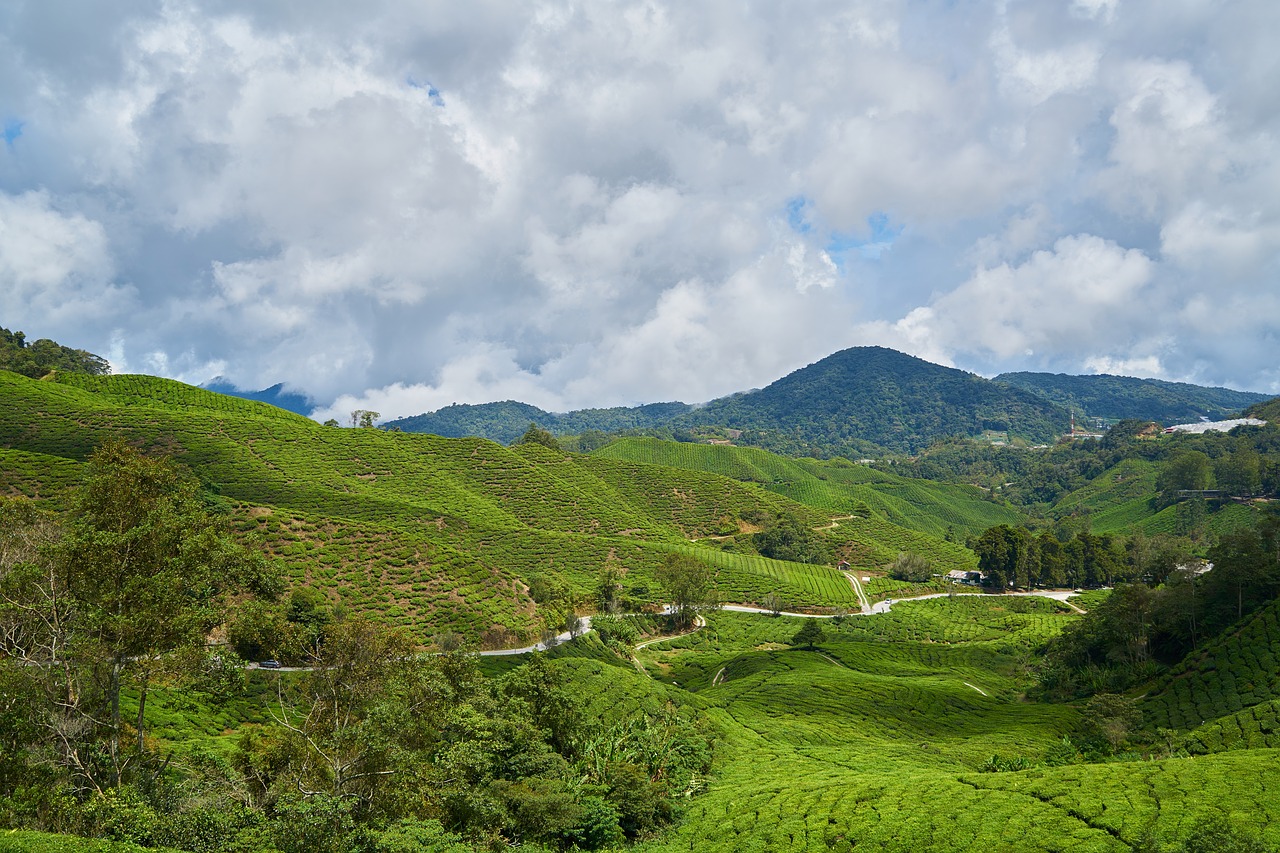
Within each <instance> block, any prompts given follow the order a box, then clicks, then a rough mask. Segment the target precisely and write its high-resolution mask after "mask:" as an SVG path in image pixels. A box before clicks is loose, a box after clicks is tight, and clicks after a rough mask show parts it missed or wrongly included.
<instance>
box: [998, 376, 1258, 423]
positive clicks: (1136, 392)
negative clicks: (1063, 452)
mask: <svg viewBox="0 0 1280 853" xmlns="http://www.w3.org/2000/svg"><path fill="white" fill-rule="evenodd" d="M995 381H996V382H1003V383H1005V384H1006V385H1012V386H1014V387H1016V388H1022V389H1024V390H1026V391H1030V392H1032V393H1034V394H1039V395H1040V396H1042V397H1044V398H1045V399H1046V400H1049V401H1051V402H1053V403H1055V404H1057V405H1059V406H1063V407H1069V408H1074V409H1075V411H1076V418H1077V419H1080V418H1082V416H1086V415H1087V416H1088V417H1094V418H1106V419H1108V420H1122V419H1124V418H1142V419H1144V420H1149V421H1156V422H1157V423H1161V424H1166V425H1167V424H1175V423H1188V422H1191V421H1196V420H1199V419H1200V418H1201V417H1202V416H1203V417H1207V418H1209V419H1210V420H1222V419H1225V418H1232V417H1236V416H1237V415H1238V414H1239V413H1240V412H1242V411H1243V410H1244V409H1246V408H1248V407H1249V406H1251V405H1253V404H1255V403H1259V402H1262V401H1263V400H1266V399H1268V396H1267V395H1266V394H1257V393H1254V392H1252V391H1233V390H1231V389H1230V388H1209V387H1205V386H1201V385H1191V384H1189V383H1186V382H1164V381H1162V380H1159V379H1136V378H1134V377H1132V376H1112V375H1110V374H1106V373H1103V374H1099V375H1097V376H1068V375H1066V374H1062V373H1002V374H1000V375H999V376H997V377H996V378H995Z"/></svg>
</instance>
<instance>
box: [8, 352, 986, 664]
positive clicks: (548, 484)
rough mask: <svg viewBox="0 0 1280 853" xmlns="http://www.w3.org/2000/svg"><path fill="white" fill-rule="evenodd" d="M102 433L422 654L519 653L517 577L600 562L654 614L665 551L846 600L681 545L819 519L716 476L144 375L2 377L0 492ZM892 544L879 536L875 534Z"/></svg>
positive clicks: (593, 567) (53, 492) (771, 569)
mask: <svg viewBox="0 0 1280 853" xmlns="http://www.w3.org/2000/svg"><path fill="white" fill-rule="evenodd" d="M114 435H124V436H125V437H126V438H127V439H128V440H129V441H131V442H133V443H135V444H138V445H140V446H144V447H147V448H149V449H151V450H154V451H157V452H164V453H170V454H172V455H173V456H175V457H176V458H177V459H178V460H179V461H181V462H183V463H185V464H187V465H188V466H190V467H191V468H192V470H193V471H195V472H196V474H197V476H198V477H199V478H200V479H201V480H202V482H204V483H205V485H206V490H207V495H208V498H209V500H211V501H214V502H216V503H220V504H222V505H223V506H224V507H225V508H226V509H227V511H229V512H233V513H234V514H235V518H236V523H237V525H238V528H239V529H240V530H241V531H242V532H243V533H244V534H245V535H246V536H255V537H257V538H258V539H259V540H260V541H261V542H262V543H263V544H264V545H265V547H266V548H267V549H268V550H269V551H270V552H271V553H272V554H274V555H276V556H278V557H279V558H280V559H281V561H282V562H283V563H284V564H285V566H287V568H288V570H289V572H290V574H291V575H292V577H293V578H294V579H295V580H296V581H298V582H306V583H309V584H312V585H314V586H316V587H318V588H320V589H323V590H325V591H326V592H327V594H328V595H329V596H330V598H331V599H332V600H333V601H335V602H338V601H341V602H342V603H343V604H345V605H346V606H347V607H348V608H353V609H355V610H357V611H361V612H372V613H376V614H378V615H379V616H380V617H382V618H384V619H385V620H386V621H389V622H392V623H395V624H400V625H404V626H407V627H410V628H411V629H413V630H414V631H415V632H416V633H417V634H418V635H419V637H421V638H423V639H427V638H429V637H431V636H432V635H434V634H435V633H437V632H439V631H442V630H445V629H451V630H456V631H460V632H463V633H465V634H468V635H470V636H473V637H479V636H482V635H485V636H488V637H490V638H491V639H492V641H493V642H499V641H500V640H499V639H497V638H502V637H505V638H510V637H512V636H516V637H529V636H531V635H533V634H535V633H536V632H537V631H538V630H539V629H540V626H541V624H542V620H543V616H544V615H548V614H549V613H551V612H552V611H550V610H548V607H546V606H540V605H539V603H538V602H535V601H534V600H533V598H532V597H531V595H530V585H531V582H532V580H533V579H534V578H535V577H542V578H544V579H547V580H549V581H551V583H550V584H549V585H550V586H552V587H557V586H558V587H562V588H563V589H565V590H567V591H568V593H569V594H570V595H572V596H573V597H575V598H576V599H577V600H578V602H579V606H581V605H582V604H586V603H587V602H590V601H591V600H592V593H593V587H594V583H595V578H596V575H597V573H598V572H599V570H600V568H601V566H603V565H604V564H605V563H606V561H610V560H612V561H615V562H616V564H617V566H618V567H619V569H620V571H622V572H623V574H624V576H625V584H624V593H625V594H626V595H627V597H628V598H629V599H630V600H631V601H633V602H634V603H635V604H637V605H643V604H646V603H653V602H656V601H657V600H658V599H659V598H660V596H661V592H660V588H659V584H658V583H657V582H656V580H655V577H654V570H655V568H656V567H657V566H658V565H659V564H660V563H661V562H662V560H663V559H664V558H665V557H666V556H667V555H668V554H670V553H671V552H673V551H685V552H689V553H693V554H695V555H697V556H699V557H701V558H702V559H704V560H705V561H708V562H711V563H712V564H713V565H714V566H716V568H717V569H718V570H719V578H718V583H719V585H720V586H721V587H722V589H723V590H724V594H725V595H727V596H732V597H733V598H734V599H737V600H745V601H759V600H762V599H763V598H764V597H765V596H766V595H769V594H771V593H772V594H777V595H780V596H782V597H783V599H784V600H786V601H787V602H788V603H789V605H791V606H794V607H833V606H845V605H847V604H848V602H849V600H850V598H851V596H852V592H851V589H850V588H849V586H848V583H847V582H846V581H845V580H844V579H843V578H842V576H840V575H839V574H838V573H836V572H835V570H834V569H832V568H830V567H824V566H811V565H804V564H798V563H796V564H788V563H782V562H779V561H776V560H768V559H765V558H761V557H756V556H750V555H743V554H734V553H729V552H726V551H724V550H721V549H719V548H715V547H710V546H708V545H698V544H693V543H691V541H690V540H693V539H701V538H704V537H708V536H712V535H714V534H716V533H717V532H719V531H720V530H723V529H724V528H725V527H726V526H728V527H730V528H733V529H737V528H739V527H740V526H741V525H742V524H744V523H745V522H744V521H743V519H745V518H758V517H766V516H773V515H779V514H789V515H794V516H796V517H798V518H800V519H801V520H802V521H803V523H805V524H808V525H810V526H813V527H815V528H820V527H826V526H828V525H829V524H830V523H831V516H832V512H831V511H830V510H829V509H822V508H820V507H816V506H809V505H804V504H800V503H796V502H795V501H793V500H791V499H789V498H787V497H785V496H783V495H780V494H777V493H775V492H772V491H770V490H768V489H762V488H760V487H759V486H758V485H755V484H751V483H744V482H741V481H738V480H735V479H733V478H729V477H725V476H722V475H719V474H715V473H708V472H702V471H689V470H675V469H673V468H670V467H661V466H653V465H640V464H636V463H633V462H625V461H613V460H609V459H607V458H591V457H584V456H578V455H573V454H564V453H559V452H555V451H551V450H548V449H546V448H542V447H539V446H534V445H522V446H519V447H516V448H505V447H502V446H499V445H497V444H494V443H492V442H489V441H485V440H482V439H443V438H438V437H435V436H429V435H414V434H407V433H393V432H384V431H380V430H352V429H337V428H332V427H323V426H320V425H319V424H316V423H314V422H312V421H310V420H307V419H306V418H303V417H300V416H297V415H294V414H291V413H289V412H286V411H283V410H281V409H278V408H275V407H272V406H268V405H265V404H262V403H258V402H254V401H250V400H243V399H238V398H233V397H227V396H223V395H219V394H214V393H211V392H208V391H204V390H201V389H198V388H192V387H190V386H186V385H182V384H181V383H177V382H172V381H168V380H161V379H156V378H152V377H145V376H107V377H88V376H83V377H80V376H67V377H61V378H60V379H59V380H58V381H35V380H31V379H27V378H24V377H21V376H18V375H16V374H12V373H5V372H0V488H3V489H4V490H5V491H6V492H7V493H10V494H26V495H29V496H39V497H41V498H42V499H46V500H48V501H50V502H51V503H53V504H55V505H56V504H57V503H58V500H59V497H58V496H59V492H60V491H61V490H63V489H65V488H66V487H67V486H68V485H71V484H73V483H75V482H76V481H77V479H78V476H79V465H80V462H81V460H83V459H85V458H86V457H87V455H88V454H89V452H90V451H91V450H92V449H93V448H94V447H95V446H97V445H98V444H100V443H102V442H103V441H105V440H106V439H107V438H109V437H111V436H114ZM901 530H902V529H901V528H898V527H896V526H893V525H888V526H885V527H884V528H883V532H884V534H885V535H886V536H889V535H891V534H896V533H898V532H900V531H901ZM906 533H909V531H907V532H906ZM880 534H881V531H879V530H878V529H877V530H868V531H866V532H865V534H864V535H863V538H866V541H860V550H858V551H857V553H859V554H865V555H867V556H868V559H871V558H872V557H874V559H877V560H880V559H884V558H885V555H888V559H892V557H893V556H894V555H896V553H897V552H896V550H895V546H894V545H893V543H892V542H890V541H888V540H884V541H881V540H879V539H875V537H877V536H880ZM913 535H917V536H920V535H922V534H913ZM867 537H870V538H867ZM926 538H927V537H926ZM712 544H714V543H712ZM961 550H962V549H961ZM851 553H852V552H851ZM964 553H967V552H964ZM866 565H867V566H868V567H870V566H871V565H872V563H867V564H866ZM544 604H545V602H544ZM564 606H566V602H564V601H559V602H556V604H555V607H556V608H562V607H564ZM588 606H589V605H588ZM555 612H556V613H558V610H556V611H555Z"/></svg>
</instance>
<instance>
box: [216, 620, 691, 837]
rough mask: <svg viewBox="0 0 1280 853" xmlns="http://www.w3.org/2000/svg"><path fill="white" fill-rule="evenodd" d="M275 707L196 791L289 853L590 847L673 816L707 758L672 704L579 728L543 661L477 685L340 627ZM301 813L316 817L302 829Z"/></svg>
mask: <svg viewBox="0 0 1280 853" xmlns="http://www.w3.org/2000/svg"><path fill="white" fill-rule="evenodd" d="M280 701H281V707H280V711H279V713H278V714H277V715H276V720H277V722H276V725H274V726H271V727H267V728H264V729H262V730H259V731H253V732H250V733H247V734H246V735H244V736H243V737H242V738H241V741H240V744H239V748H238V750H237V751H236V753H235V755H234V756H233V758H232V761H231V762H230V764H229V765H228V766H225V767H222V768H220V770H219V772H218V773H217V774H209V775H208V776H206V778H205V780H204V781H205V784H206V785H207V786H209V787H210V788H212V789H214V790H220V791H222V792H223V796H225V797H227V798H233V797H239V798H241V801H242V802H243V803H244V804H245V805H246V806H247V807H248V808H250V809H251V810H253V811H255V812H256V813H259V814H261V815H263V816H264V822H263V823H262V824H261V826H262V827H265V828H266V829H267V831H269V832H270V833H271V840H272V842H273V843H274V844H275V845H276V846H277V847H279V848H280V849H281V850H285V851H290V852H291V851H294V850H297V851H304V850H305V851H330V850H332V851H340V850H341V851H345V850H359V849H373V850H382V849H389V847H388V844H387V842H386V834H387V833H389V832H396V833H403V832H404V831H405V830H407V829H411V830H413V831H414V832H416V833H418V834H419V835H421V836H422V837H423V839H425V840H430V841H431V842H432V843H440V842H442V841H445V840H449V841H450V842H452V843H459V842H462V841H465V842H466V843H467V844H469V845H475V846H477V847H480V848H484V849H489V848H497V847H504V846H510V845H519V846H521V847H522V849H529V850H539V849H552V850H568V849H574V850H594V849H599V848H602V847H608V846H612V845H616V844H619V843H622V842H623V841H624V840H627V839H632V840H634V839H636V838H640V837H643V836H645V835H648V834H650V833H652V832H654V831H655V830H657V829H659V828H660V827H662V826H663V825H665V824H666V823H667V822H668V821H670V820H671V818H672V816H673V814H674V798H675V797H677V796H680V795H684V794H687V793H689V792H691V791H693V790H695V789H697V788H699V787H700V785H701V784H702V782H701V779H702V777H703V774H705V773H706V772H707V769H708V766H709V760H710V741H709V739H708V736H707V734H706V733H705V732H703V731H702V730H701V729H700V728H699V727H698V726H697V725H696V724H695V723H694V722H693V721H692V720H691V719H690V718H689V717H687V716H685V715H682V714H681V713H680V712H679V711H678V710H677V709H675V708H672V707H667V708H664V709H662V710H661V711H660V712H659V713H658V714H657V715H656V716H637V717H635V718H633V719H631V720H629V721H627V722H623V723H616V724H606V723H602V722H600V721H598V720H595V721H593V720H589V719H588V718H587V717H586V716H585V715H584V713H583V711H582V708H581V706H580V703H579V701H577V700H576V698H575V697H574V696H573V695H572V694H571V693H570V691H569V689H568V687H567V685H566V683H565V682H564V679H563V677H562V671H561V670H560V669H559V668H558V667H557V666H556V665H555V664H553V663H549V662H548V661H547V660H546V658H544V657H541V656H537V657H534V658H532V659H531V660H530V661H529V662H528V663H527V664H525V665H524V666H522V667H519V668H517V669H515V670H513V671H512V672H510V673H508V674H507V675H505V676H503V677H501V678H497V679H489V678H484V677H482V676H481V675H480V673H479V672H478V670H477V669H476V667H475V659H474V658H473V657H472V656H470V655H468V654H465V653H463V652H460V651H456V650H455V651H452V652H448V653H445V654H443V655H438V656H427V657H420V656H415V655H413V654H412V645H411V643H409V642H408V641H407V639H406V638H404V637H403V636H402V635H400V634H397V633H394V632H390V631H387V630H386V629H383V628H381V627H379V626H376V625H374V624H373V623H370V622H367V621H365V620H362V619H356V618H350V617H348V618H346V619H343V620H340V621H337V622H335V623H333V625H332V626H331V627H330V631H329V638H328V640H327V641H326V642H325V643H324V645H323V646H322V647H321V649H320V653H319V655H318V656H317V658H316V660H315V666H314V668H312V669H311V670H310V671H309V672H307V673H305V674H304V676H303V677H302V679H301V681H300V683H299V684H298V686H297V689H296V690H294V691H290V690H287V689H282V691H281V700H280ZM300 812H301V813H303V814H308V813H315V812H319V814H320V815H322V816H323V820H320V821H313V822H312V823H311V825H304V826H305V830H300V828H299V826H298V823H297V821H296V816H297V815H299V813H300ZM282 818H285V819H287V820H288V821H289V823H288V824H286V823H284V822H283V821H282V820H281V819H282ZM257 831H261V829H258V830H257ZM405 849H421V848H405ZM426 849H435V848H434V847H430V846H427V848H426ZM464 849H465V848H464Z"/></svg>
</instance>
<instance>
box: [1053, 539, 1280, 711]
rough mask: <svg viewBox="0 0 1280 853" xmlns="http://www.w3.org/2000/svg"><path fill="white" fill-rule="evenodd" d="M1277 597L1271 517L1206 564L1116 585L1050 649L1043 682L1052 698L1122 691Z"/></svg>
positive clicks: (1277, 549)
mask: <svg viewBox="0 0 1280 853" xmlns="http://www.w3.org/2000/svg"><path fill="white" fill-rule="evenodd" d="M1156 562H1157V563H1163V560H1162V559H1157V560H1156ZM1277 595H1280V521H1277V519H1275V518H1268V519H1266V520H1264V522H1263V523H1262V524H1261V525H1260V526H1259V527H1258V528H1257V529H1244V530H1239V531H1235V532H1232V533H1229V534H1226V535H1224V536H1222V537H1221V539H1220V540H1219V541H1218V542H1217V544H1215V545H1214V546H1213V547H1212V548H1210V549H1209V551H1208V553H1207V555H1206V561H1205V562H1204V563H1200V562H1198V561H1197V562H1194V563H1190V564H1188V565H1186V566H1184V567H1176V568H1174V569H1173V570H1172V571H1169V572H1167V573H1165V574H1164V575H1163V576H1149V577H1148V578H1147V581H1146V582H1141V581H1140V582H1135V583H1130V584H1124V585H1120V586H1117V587H1116V589H1115V591H1114V592H1113V593H1112V594H1111V595H1110V596H1109V597H1108V598H1107V599H1106V600H1105V601H1104V602H1103V603H1102V604H1101V605H1100V606H1098V607H1096V608H1094V609H1092V610H1091V611H1089V613H1088V614H1086V615H1085V616H1083V617H1082V618H1081V619H1080V620H1078V621H1077V622H1075V623H1073V624H1072V625H1070V626H1068V627H1067V629H1066V630H1064V631H1063V632H1062V634H1061V635H1060V636H1058V637H1057V638H1055V639H1054V640H1053V641H1051V642H1050V643H1049V645H1048V648H1047V650H1046V656H1045V663H1044V665H1043V668H1042V670H1041V684H1042V686H1043V688H1044V690H1045V691H1046V692H1047V693H1048V694H1049V695H1051V696H1054V697H1074V696H1083V695H1088V694H1092V693H1104V692H1105V693H1116V692H1120V691H1123V690H1125V689H1127V688H1128V687H1130V686H1132V685H1134V684H1136V683H1138V682H1139V681H1141V680H1143V679H1145V678H1148V677H1150V676H1151V675H1153V674H1154V673H1155V672H1156V671H1158V670H1159V669H1160V668H1162V667H1163V666H1164V665H1167V664H1170V663H1173V662H1176V661H1178V660H1180V659H1181V658H1182V657H1183V656H1185V655H1186V654H1187V653H1188V652H1191V651H1193V650H1195V649H1196V648H1199V647H1200V646H1202V645H1203V644H1204V643H1206V642H1207V641H1208V640H1210V639H1212V638H1213V637H1215V636H1217V635H1219V634H1221V633H1222V632H1223V631H1225V630H1227V629H1228V628H1230V627H1231V626H1232V625H1234V624H1236V623H1237V622H1239V620H1241V619H1242V618H1244V617H1245V616H1248V615H1249V614H1250V613H1252V612H1254V611H1255V610H1257V609H1259V608H1260V607H1263V606H1264V605H1266V604H1267V603H1269V602H1271V601H1274V600H1275V598H1276V597H1277Z"/></svg>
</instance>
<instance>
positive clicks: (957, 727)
mask: <svg viewBox="0 0 1280 853" xmlns="http://www.w3.org/2000/svg"><path fill="white" fill-rule="evenodd" d="M1073 618H1075V617H1073V616H1072V615H1070V614H1069V613H1068V612H1066V610H1065V608H1060V607H1059V606H1058V605H1056V604H1055V603H1053V602H1047V601H1036V600H1028V599H995V598H990V597H977V598H963V597H961V598H956V599H952V600H948V599H937V600H933V601H927V602H914V603H909V604H904V605H901V606H895V608H894V609H893V611H891V613H889V614H885V615H883V616H874V617H865V618H861V617H859V618H849V619H846V620H845V621H844V622H843V623H842V624H840V625H839V626H836V625H833V624H831V623H827V624H826V625H825V626H824V628H825V631H826V638H825V639H824V640H822V641H821V642H819V644H818V646H817V648H816V649H814V650H813V651H806V650H803V649H802V648H799V647H794V646H792V645H791V644H792V637H793V635H794V634H795V633H796V631H797V629H798V628H799V626H800V624H801V620H798V619H787V618H785V617H783V618H769V617H766V616H750V615H744V614H736V613H719V614H714V615H713V616H712V617H711V618H710V619H709V623H708V627H707V629H706V630H704V631H701V632H698V633H696V634H693V635H690V636H689V637H686V638H683V639H679V640H675V641H671V642H667V643H663V644H658V645H655V646H651V647H649V648H646V649H645V650H644V651H643V652H641V653H639V655H638V658H639V660H640V661H641V663H642V664H643V665H644V667H645V668H646V669H647V671H648V672H649V673H650V674H651V676H652V677H653V678H654V679H655V680H659V681H662V682H664V683H665V682H676V683H677V684H678V685H679V687H680V688H681V689H683V690H687V691H689V692H691V693H692V694H693V695H694V696H695V697H696V698H697V700H698V701H699V702H701V703H703V705H704V707H705V713H706V714H707V715H708V716H709V717H710V718H712V719H714V720H716V721H717V723H718V725H719V727H720V730H721V732H722V740H721V752H722V761H721V765H720V766H719V768H718V771H717V776H716V777H715V778H714V779H713V780H712V784H711V787H710V790H709V791H708V793H706V794H705V795H703V796H701V797H698V798H695V799H694V800H692V801H691V803H690V805H689V808H688V811H687V813H686V816H685V820H684V822H683V824H682V825H681V826H680V827H679V828H678V829H677V830H676V831H674V832H673V833H672V835H671V836H669V837H668V838H667V839H666V840H664V841H663V842H661V843H654V844H652V845H648V846H646V848H645V849H647V850H654V851H677V850H690V849H694V850H710V851H721V850H723V851H730V850H732V851H739V850H762V851H763V850H770V851H773V850H779V851H801V850H814V851H816V850H822V851H826V850H846V851H847V850H862V849H869V850H894V851H897V850H901V851H907V850H930V851H970V850H991V851H1023V850H1045V851H1049V850H1085V851H1128V850H1131V849H1136V848H1138V847H1139V846H1140V844H1142V843H1144V839H1147V838H1150V837H1154V838H1156V839H1158V840H1160V841H1162V842H1166V843H1169V842H1175V841H1180V840H1181V839H1183V838H1185V837H1186V836H1187V835H1188V834H1189V833H1191V832H1192V831H1193V830H1194V829H1196V828H1197V827H1198V826H1199V825H1201V824H1202V823H1203V822H1204V821H1205V820H1206V819H1208V818H1209V817H1211V816H1222V817H1225V819H1226V820H1228V821H1230V822H1231V823H1232V824H1234V825H1236V826H1237V827H1241V828H1243V829H1245V830H1251V831H1255V832H1257V831H1262V832H1264V833H1266V834H1267V836H1268V837H1269V840H1270V841H1271V842H1272V843H1274V842H1275V841H1277V840H1280V790H1277V789H1276V787H1275V786H1274V785H1273V784H1271V780H1272V779H1273V776H1274V762H1275V761H1276V759H1277V758H1278V757H1280V752H1277V751H1276V750H1274V749H1254V750H1236V751H1232V752H1222V753H1220V754H1214V755H1202V756H1200V757H1196V758H1164V759H1160V760H1120V761H1114V760H1113V761H1111V762H1107V763H1089V762H1084V761H1082V760H1081V757H1080V756H1079V755H1077V754H1076V753H1075V748H1074V747H1073V746H1071V741H1070V740H1067V741H1064V737H1067V738H1070V737H1076V736H1077V730H1078V727H1079V724H1080V721H1081V717H1080V715H1079V712H1078V711H1077V710H1076V709H1075V708H1074V707H1072V706H1069V705H1055V704H1037V703H1032V702H1028V701H1026V700H1025V699H1024V698H1023V693H1022V690H1023V688H1024V686H1025V682H1024V680H1023V679H1024V678H1025V676H1024V675H1023V672H1024V669H1023V668H1024V666H1025V663H1026V661H1027V659H1028V656H1029V655H1031V654H1033V652H1032V651H1031V650H1032V649H1034V648H1035V647H1036V646H1037V645H1038V644H1039V643H1040V642H1042V641H1043V640H1044V639H1045V638H1046V637H1048V636H1051V635H1052V634H1054V633H1056V632H1057V631H1059V630H1060V629H1061V628H1062V626H1063V625H1065V624H1066V623H1067V622H1069V621H1070V620H1071V619H1073ZM1259 745H1260V744H1259ZM993 756H994V758H993ZM1019 767H1022V768H1026V769H1021V770H1019V769H1017V768H1019ZM993 770H994V771H997V772H992V771H993ZM1001 770H1003V771H1004V772H999V771H1001Z"/></svg>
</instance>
